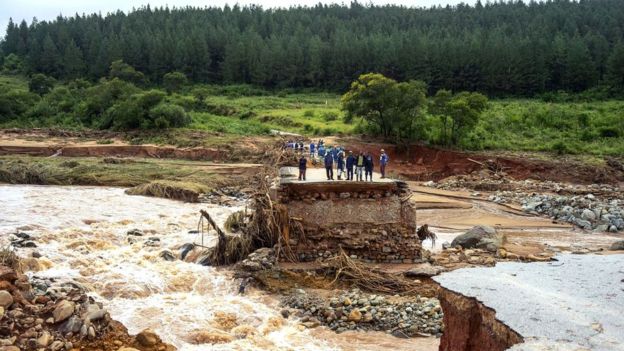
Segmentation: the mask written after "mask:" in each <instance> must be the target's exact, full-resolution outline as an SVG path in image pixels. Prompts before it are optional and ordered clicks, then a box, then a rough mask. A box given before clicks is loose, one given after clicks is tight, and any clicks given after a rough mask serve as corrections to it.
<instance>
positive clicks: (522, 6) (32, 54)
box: [0, 0, 624, 96]
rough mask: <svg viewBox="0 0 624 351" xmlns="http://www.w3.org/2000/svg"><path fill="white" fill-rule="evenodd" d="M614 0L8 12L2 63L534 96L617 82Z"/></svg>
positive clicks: (622, 7) (620, 7)
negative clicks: (377, 76)
mask: <svg viewBox="0 0 624 351" xmlns="http://www.w3.org/2000/svg"><path fill="white" fill-rule="evenodd" d="M623 39H624V1H621V0H580V1H571V0H549V1H544V2H535V1H531V2H529V3H525V2H523V1H509V2H504V1H501V2H493V3H490V2H488V3H487V4H482V3H481V2H478V3H477V4H476V5H474V6H468V5H458V6H447V7H432V8H406V7H400V6H374V5H366V6H364V5H362V4H360V3H357V2H352V3H351V4H350V6H342V5H322V4H319V5H317V6H314V7H291V8H288V9H263V8H261V7H259V6H249V7H240V6H233V7H229V6H225V7H224V8H216V7H209V8H194V7H184V8H167V7H165V8H152V7H150V6H147V7H142V8H139V9H136V10H133V11H131V12H130V13H128V14H125V13H123V12H121V11H118V12H115V13H109V14H106V15H105V16H102V15H100V14H82V15H81V14H76V15H74V16H71V17H61V16H59V17H58V18H56V19H55V20H52V21H37V20H36V19H33V20H32V22H31V23H27V22H26V21H21V22H20V23H19V24H17V23H16V22H13V21H11V22H10V23H9V25H8V28H7V32H6V37H5V38H4V40H3V41H2V42H1V43H0V59H1V60H2V65H3V67H4V69H5V70H6V71H12V72H24V73H27V74H29V75H31V74H33V73H42V74H45V75H48V76H52V77H54V78H56V79H62V80H71V79H75V78H80V77H86V78H89V79H90V80H97V79H99V78H100V77H103V76H106V75H108V73H109V68H110V66H111V64H112V63H113V62H115V61H118V60H122V61H123V62H125V63H127V64H129V65H131V66H132V67H134V68H136V70H137V71H138V72H141V73H142V74H144V75H145V81H146V82H150V83H152V84H154V83H155V84H160V83H161V82H162V80H163V77H164V76H165V74H167V73H169V72H173V71H179V72H181V73H183V74H184V75H186V76H187V77H188V79H189V80H190V81H192V82H197V83H248V84H254V85H258V86H263V87H266V88H276V89H281V88H287V87H296V88H299V87H311V88H319V89H332V90H344V89H347V88H348V87H349V84H350V82H352V81H353V80H354V79H356V78H357V77H358V76H359V75H360V74H363V73H367V72H379V73H381V74H383V75H384V76H387V77H389V78H392V79H395V80H397V81H410V80H420V81H423V82H425V83H426V84H427V86H428V89H429V92H430V93H434V92H436V91H438V90H440V89H448V90H452V91H464V90H466V91H479V92H482V93H486V94H489V95H514V96H532V95H536V94H541V93H544V92H550V91H558V90H565V91H570V92H579V91H584V90H587V89H592V88H595V89H602V90H603V91H604V90H606V91H608V92H621V91H624V45H623Z"/></svg>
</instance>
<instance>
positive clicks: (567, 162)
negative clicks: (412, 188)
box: [339, 140, 624, 184]
mask: <svg viewBox="0 0 624 351" xmlns="http://www.w3.org/2000/svg"><path fill="white" fill-rule="evenodd" d="M339 143H341V145H345V147H346V148H347V149H348V150H353V151H354V152H357V151H360V150H361V151H367V152H371V153H373V154H374V155H376V156H377V155H379V153H380V149H382V148H383V149H384V150H385V151H386V153H387V154H388V156H389V157H390V160H391V163H390V165H389V166H388V168H387V171H386V172H389V173H390V174H391V175H398V176H401V177H402V178H405V179H408V180H416V181H428V180H434V181H437V180H440V179H443V178H446V177H449V176H453V175H459V174H469V173H473V172H478V171H481V170H483V169H484V168H486V166H487V165H493V166H495V167H496V168H497V169H498V170H500V171H502V172H504V173H505V174H506V175H507V176H509V177H511V178H514V179H516V180H524V179H535V180H551V181H557V182H569V183H579V184H590V183H619V182H622V181H624V172H622V170H620V169H617V168H615V167H612V166H609V165H608V164H605V165H602V166H596V165H591V164H587V163H583V162H580V161H579V160H574V159H571V158H566V157H557V159H555V157H554V156H553V157H552V159H537V158H532V157H530V156H529V155H520V154H518V155H501V154H495V153H485V152H463V151H455V150H447V149H438V148H433V147H428V146H424V145H413V146H412V147H411V148H410V149H409V151H408V152H406V151H403V152H398V151H397V147H396V146H394V145H391V144H380V143H363V142H359V141H354V140H341V141H340V142H339ZM475 161H476V162H475Z"/></svg>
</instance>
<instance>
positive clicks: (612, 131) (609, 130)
mask: <svg viewBox="0 0 624 351" xmlns="http://www.w3.org/2000/svg"><path fill="white" fill-rule="evenodd" d="M598 133H599V134H600V137H602V138H619V137H620V131H619V130H618V129H617V128H615V127H602V128H600V129H599V130H598Z"/></svg>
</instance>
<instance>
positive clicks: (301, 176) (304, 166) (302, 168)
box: [299, 154, 308, 181]
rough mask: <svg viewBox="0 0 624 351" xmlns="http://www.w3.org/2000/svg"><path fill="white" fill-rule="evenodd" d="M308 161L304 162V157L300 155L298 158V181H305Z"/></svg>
mask: <svg viewBox="0 0 624 351" xmlns="http://www.w3.org/2000/svg"><path fill="white" fill-rule="evenodd" d="M307 166H308V160H306V158H305V156H303V154H301V158H299V180H303V181H305V180H306V169H307V168H308V167H307Z"/></svg>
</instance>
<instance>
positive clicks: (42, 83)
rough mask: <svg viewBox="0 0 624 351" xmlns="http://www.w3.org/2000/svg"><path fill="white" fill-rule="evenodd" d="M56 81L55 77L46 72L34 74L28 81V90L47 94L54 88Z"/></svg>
mask: <svg viewBox="0 0 624 351" xmlns="http://www.w3.org/2000/svg"><path fill="white" fill-rule="evenodd" d="M55 82H56V81H55V80H54V78H52V77H48V76H46V75H45V74H41V73H37V74H33V76H32V77H31V78H30V81H29V82H28V90H30V91H31V92H33V93H35V94H38V95H45V94H47V93H48V92H49V91H50V90H52V87H54V83H55Z"/></svg>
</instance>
